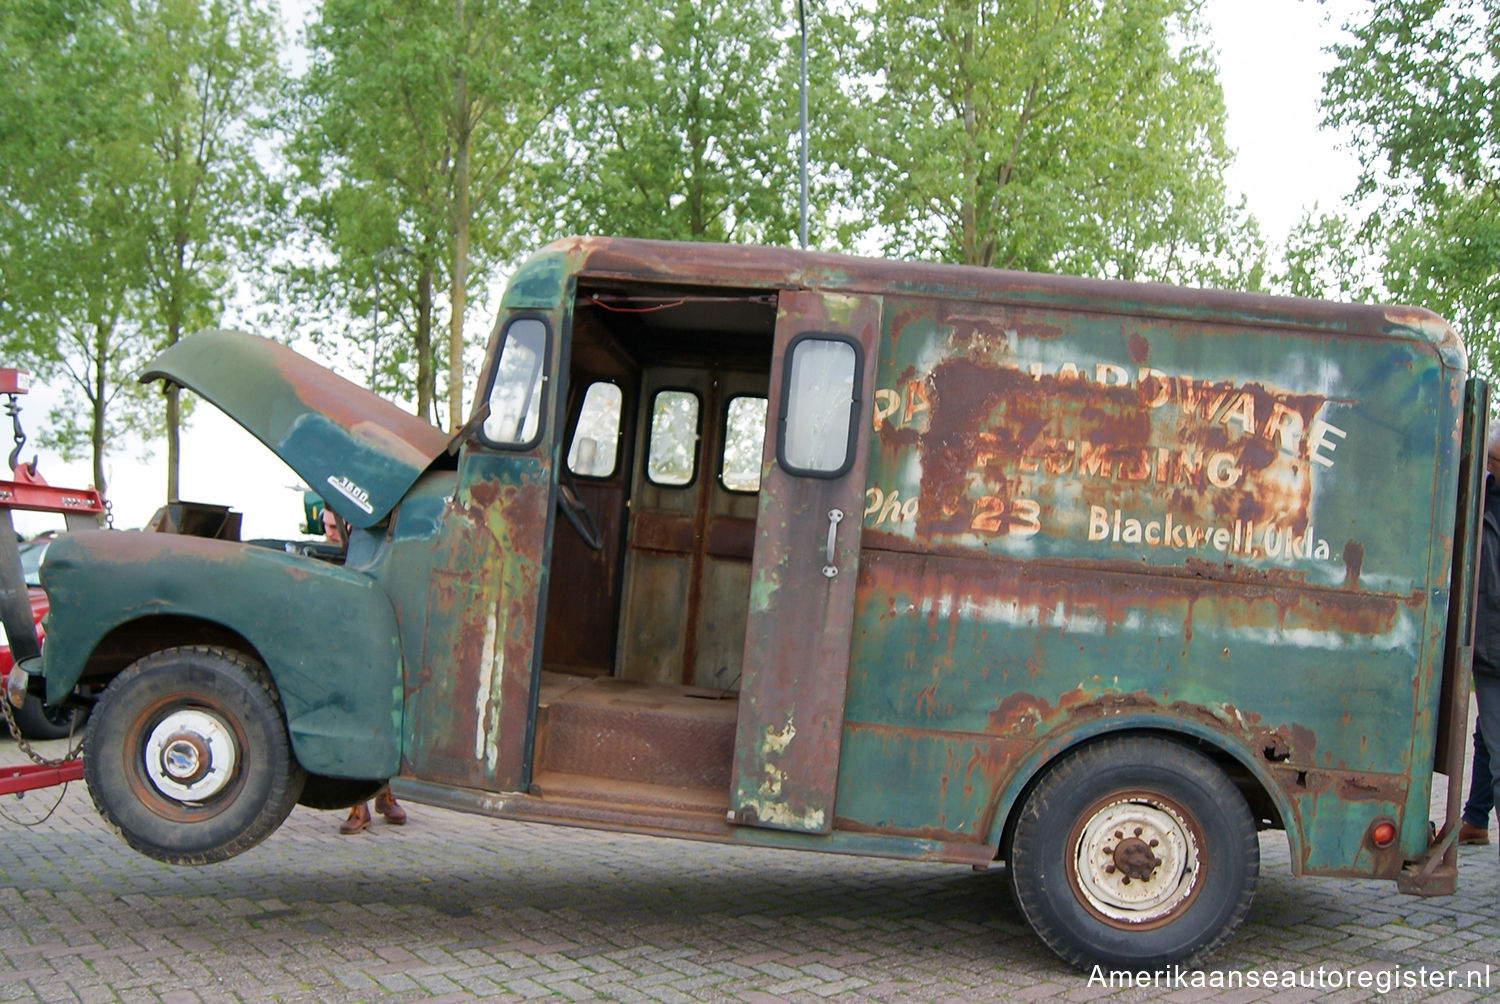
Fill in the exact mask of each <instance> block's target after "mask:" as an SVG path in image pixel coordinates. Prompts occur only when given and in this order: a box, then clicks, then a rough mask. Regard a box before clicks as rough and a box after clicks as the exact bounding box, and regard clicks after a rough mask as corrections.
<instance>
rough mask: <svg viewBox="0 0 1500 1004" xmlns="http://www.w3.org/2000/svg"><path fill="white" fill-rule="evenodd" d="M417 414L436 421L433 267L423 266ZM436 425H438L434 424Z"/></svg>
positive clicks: (419, 281)
mask: <svg viewBox="0 0 1500 1004" xmlns="http://www.w3.org/2000/svg"><path fill="white" fill-rule="evenodd" d="M415 341H416V351H417V414H418V415H420V416H421V417H422V420H423V421H426V422H433V421H434V419H436V417H437V415H436V408H435V407H434V405H433V398H434V397H436V396H437V374H436V373H435V372H434V367H433V365H432V266H431V265H423V266H422V274H421V275H419V276H418V277H417V334H416V339H415ZM434 424H436V423H435V422H434Z"/></svg>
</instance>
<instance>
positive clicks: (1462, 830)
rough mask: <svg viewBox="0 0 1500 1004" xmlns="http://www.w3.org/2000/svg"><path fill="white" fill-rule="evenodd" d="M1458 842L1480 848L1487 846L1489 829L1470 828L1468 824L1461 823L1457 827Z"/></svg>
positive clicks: (1480, 827)
mask: <svg viewBox="0 0 1500 1004" xmlns="http://www.w3.org/2000/svg"><path fill="white" fill-rule="evenodd" d="M1458 842H1459V843H1461V844H1477V845H1480V846H1483V845H1485V844H1488V843H1489V842H1490V829H1489V827H1488V826H1470V825H1469V824H1468V823H1463V824H1461V825H1460V826H1459V827H1458Z"/></svg>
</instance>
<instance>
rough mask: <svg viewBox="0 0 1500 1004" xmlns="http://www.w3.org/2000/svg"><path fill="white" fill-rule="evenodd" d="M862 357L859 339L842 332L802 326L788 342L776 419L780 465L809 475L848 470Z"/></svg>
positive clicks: (855, 436) (856, 426) (838, 475)
mask: <svg viewBox="0 0 1500 1004" xmlns="http://www.w3.org/2000/svg"><path fill="white" fill-rule="evenodd" d="M864 363H865V360H864V352H863V350H862V349H861V348H860V345H859V343H858V342H856V341H855V340H854V339H852V338H849V337H847V336H844V335H837V334H830V333H827V332H818V331H806V332H803V333H802V334H799V335H797V336H796V337H794V338H793V339H792V340H791V342H789V343H788V344H787V350H786V363H785V364H784V367H783V372H782V382H781V404H780V407H779V408H778V409H777V410H778V415H777V419H776V462H777V463H778V464H780V465H781V468H782V470H784V471H786V472H787V473H788V474H794V475H797V476H798V477H808V478H841V477H843V476H844V475H845V474H847V473H848V472H849V469H850V467H851V466H853V464H854V448H855V444H856V442H857V441H858V438H859V415H860V409H861V401H860V397H859V388H860V387H861V386H862V380H863V374H864ZM845 416H847V418H846V417H845Z"/></svg>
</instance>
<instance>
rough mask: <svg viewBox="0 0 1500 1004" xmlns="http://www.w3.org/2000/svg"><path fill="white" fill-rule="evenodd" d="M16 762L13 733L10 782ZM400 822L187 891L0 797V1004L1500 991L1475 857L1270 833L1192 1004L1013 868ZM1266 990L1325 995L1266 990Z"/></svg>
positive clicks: (286, 839)
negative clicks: (1331, 849)
mask: <svg viewBox="0 0 1500 1004" xmlns="http://www.w3.org/2000/svg"><path fill="white" fill-rule="evenodd" d="M43 746H44V748H45V749H47V750H49V751H51V752H52V753H53V755H57V753H60V751H61V750H60V746H61V744H56V743H48V744H43ZM19 762H23V760H22V758H21V756H20V754H19V753H18V751H17V749H16V747H15V745H14V743H12V742H11V741H9V740H8V739H5V738H4V736H3V733H0V764H6V763H19ZM59 794H61V799H60V801H59ZM54 803H55V805H56V808H55V811H53V812H52V813H51V815H50V817H48V812H49V810H52V809H53V806H54ZM409 808H410V810H411V822H410V823H409V824H408V825H407V826H405V827H402V828H395V827H391V826H388V825H385V824H384V823H383V822H377V823H376V824H375V826H374V827H373V829H372V830H371V831H369V832H368V833H365V834H361V835H358V836H354V837H340V836H338V835H337V833H336V832H335V830H336V827H337V823H338V821H339V818H340V815H339V814H335V813H318V812H312V811H309V810H306V809H300V808H299V809H297V810H296V811H295V812H294V813H293V814H292V817H291V819H289V820H288V822H287V824H286V825H285V826H284V827H283V828H282V829H281V830H280V831H278V832H277V833H276V834H274V835H273V836H272V837H271V838H270V839H268V840H267V841H266V842H265V843H263V844H262V845H261V846H260V847H258V848H256V849H254V850H252V851H250V852H249V853H247V854H244V855H242V856H240V857H238V858H236V859H234V860H232V861H229V862H227V863H224V864H220V865H214V866H209V867H204V868H172V867H168V866H165V865H161V864H157V863H155V862H153V861H150V860H148V859H146V858H144V857H141V856H139V855H137V854H135V853H133V852H131V851H129V850H128V849H127V848H126V847H125V845H124V844H123V843H122V842H121V841H120V840H119V839H118V838H116V837H115V836H114V835H113V834H111V833H109V832H108V831H107V830H106V829H105V827H104V825H103V823H102V822H101V821H100V820H99V818H98V817H97V816H96V815H95V813H94V810H93V806H92V804H91V803H90V801H89V797H88V794H87V792H86V790H85V789H84V786H83V785H82V784H81V783H78V784H73V785H70V786H69V787H68V788H67V790H66V792H61V791H60V789H50V790H43V791H39V792H33V793H31V794H29V795H27V796H26V797H24V798H22V799H17V798H16V797H14V796H6V797H4V798H0V814H3V815H0V835H3V841H0V874H3V878H0V918H3V924H0V1001H12V1000H41V1001H48V1002H51V1001H73V1000H82V1001H109V1000H125V1001H169V1002H171V1001H200V1000H201V1001H239V1000H248V1001H269V1000H276V1001H318V1002H322V1001H365V1000H376V999H394V1000H441V1001H449V1000H455V1001H456V1000H471V999H485V1000H532V999H540V998H550V999H554V1000H557V999H564V1000H594V999H609V1000H621V1001H646V1000H660V1001H690V1000H744V1001H773V1000H792V1001H822V1000H827V1001H915V1000H952V1001H959V1000H963V1001H969V1000H1039V999H1056V1000H1066V1001H1081V1000H1096V999H1102V998H1109V999H1122V1000H1156V999H1162V998H1165V999H1168V1000H1175V1001H1194V1000H1202V999H1228V1000H1235V1001H1250V1000H1287V1001H1303V1000H1310V999H1314V998H1324V997H1326V998H1327V999H1330V1000H1335V1001H1346V1000H1373V999H1397V1000H1412V999H1429V998H1430V999H1436V1000H1445V1001H1462V1000H1470V999H1474V998H1476V997H1479V996H1487V995H1492V994H1495V993H1497V992H1500V905H1497V904H1500V864H1497V852H1496V848H1495V847H1494V846H1490V847H1467V848H1463V850H1462V858H1461V865H1460V867H1461V875H1460V889H1459V892H1458V894H1457V895H1455V896H1451V897H1447V898H1439V899H1419V898H1415V897H1408V896H1402V895H1400V894H1398V893H1397V892H1396V890H1395V888H1394V885H1393V884H1392V883H1385V882H1356V881H1340V880H1331V879H1303V880H1296V879H1293V878H1292V877H1291V875H1290V873H1289V869H1288V855H1287V849H1286V842H1285V839H1284V838H1283V837H1282V836H1281V835H1280V834H1266V835H1264V836H1263V837H1262V842H1261V853H1262V856H1263V863H1262V878H1261V883H1260V890H1259V893H1258V894H1257V896H1256V899H1255V905H1254V907H1253V909H1252V911H1251V914H1250V918H1249V921H1248V922H1247V923H1246V924H1245V926H1244V927H1243V928H1242V929H1241V930H1240V932H1239V934H1238V935H1237V936H1236V937H1235V938H1234V939H1233V941H1231V942H1230V944H1229V945H1228V946H1227V948H1225V949H1224V950H1222V951H1221V952H1220V954H1219V955H1218V956H1217V957H1216V958H1215V959H1213V960H1212V962H1211V967H1212V968H1211V969H1209V970H1206V971H1204V972H1203V973H1202V974H1201V976H1200V977H1199V978H1200V979H1203V980H1205V981H1212V980H1214V979H1221V980H1227V979H1229V978H1230V977H1231V976H1232V975H1233V974H1234V973H1239V974H1241V976H1242V977H1244V976H1246V975H1250V974H1255V975H1256V976H1257V977H1258V978H1259V979H1260V980H1261V983H1262V985H1261V986H1260V987H1258V988H1254V989H1251V988H1243V989H1236V990H1232V991H1228V992H1226V991H1223V990H1218V989H1213V988H1211V987H1209V988H1197V987H1193V986H1192V985H1191V983H1192V980H1193V974H1176V975H1177V976H1180V977H1181V980H1180V982H1167V983H1165V984H1159V985H1157V986H1154V987H1153V986H1136V987H1127V988H1122V987H1121V986H1120V985H1119V984H1116V985H1114V986H1110V985H1107V984H1104V983H1103V982H1102V980H1096V981H1094V982H1092V983H1091V982H1090V979H1089V977H1088V975H1087V974H1079V973H1076V972H1074V971H1072V970H1070V969H1068V968H1066V967H1065V966H1063V965H1062V964H1061V963H1059V962H1058V961H1057V960H1056V959H1055V958H1054V957H1053V956H1052V955H1051V954H1050V953H1048V951H1047V950H1046V949H1045V948H1043V947H1042V946H1041V944H1040V943H1039V942H1038V941H1037V940H1036V939H1035V938H1034V937H1033V936H1032V935H1031V934H1030V932H1029V931H1028V929H1027V927H1026V925H1025V923H1024V922H1023V921H1022V919H1021V917H1020V914H1019V913H1018V912H1017V910H1016V907H1015V906H1014V904H1013V903H1012V902H1011V900H1010V896H1009V894H1008V893H1007V891H1006V888H1005V879H1004V875H1003V873H1002V872H1001V871H1000V870H998V869H996V870H991V871H988V872H983V873H976V872H973V871H970V870H968V869H963V868H957V867H954V866H947V865H926V864H912V863H909V862H894V861H875V860H866V859H859V858H844V857H835V856H829V855H817V854H804V853H796V852H772V851H764V850H755V849H736V848H731V847H721V846H718V845H714V844H699V843H693V842H688V841H677V840H659V839H653V838H648V837H634V836H626V835H620V834H610V833H599V832H592V831H586V830H571V829H565V828H560V827H546V826H533V825H526V824H520V823H504V822H496V821H493V820H488V819H484V818H480V817H476V816H468V815H463V814H459V813H454V812H448V811H444V810H440V809H434V808H429V807H424V806H418V805H413V806H409ZM44 817H46V818H44ZM28 823H34V824H35V825H25V824H28ZM1487 965H1488V967H1489V969H1488V972H1487V973H1486V966H1487ZM1351 970H1358V971H1359V972H1363V973H1365V974H1367V975H1366V976H1365V977H1363V979H1365V980H1366V982H1367V984H1368V985H1367V986H1365V987H1361V986H1359V985H1358V981H1359V980H1360V979H1361V977H1360V976H1359V973H1358V972H1356V973H1353V974H1352V975H1351V974H1350V971H1351ZM1320 971H1321V973H1320ZM1469 972H1474V973H1476V974H1477V975H1476V977H1475V978H1474V985H1472V986H1466V980H1467V979H1468V976H1467V974H1468V973H1469ZM1268 973H1271V974H1277V978H1278V979H1287V978H1290V979H1292V980H1294V981H1297V980H1300V981H1302V982H1304V983H1309V982H1310V983H1314V984H1315V985H1314V986H1312V987H1302V988H1298V989H1286V988H1284V987H1283V988H1278V989H1275V990H1268V989H1266V988H1265V987H1264V982H1265V974H1268ZM1450 977H1451V978H1452V979H1453V980H1454V985H1453V986H1452V987H1451V988H1450V987H1449V986H1448V983H1447V980H1448V979H1449V978H1450ZM1393 978H1394V979H1396V980H1397V981H1400V982H1398V984H1397V986H1398V988H1397V989H1396V990H1394V991H1393V992H1391V993H1387V994H1384V995H1382V994H1381V993H1380V989H1381V984H1380V981H1381V980H1382V979H1384V980H1390V979H1393ZM1319 981H1321V983H1322V987H1321V988H1320V987H1319V986H1317V985H1316V984H1317V983H1318V982H1319ZM1435 981H1441V982H1442V985H1441V986H1434V985H1433V984H1434V982H1435ZM1400 983H1405V984H1406V985H1405V986H1401V985H1400ZM1424 983H1425V985H1423V984H1424ZM1387 986H1389V984H1387ZM1339 987H1342V989H1338V988H1339ZM1330 988H1334V989H1333V990H1332V992H1330Z"/></svg>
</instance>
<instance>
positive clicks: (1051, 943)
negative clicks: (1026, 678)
mask: <svg viewBox="0 0 1500 1004" xmlns="http://www.w3.org/2000/svg"><path fill="white" fill-rule="evenodd" d="M1151 841H1156V843H1151ZM1007 871H1008V874H1009V877H1010V884H1011V889H1012V891H1013V892H1014V894H1015V898H1016V902H1017V904H1018V905H1019V906H1020V908H1021V913H1022V914H1023V915H1024V916H1025V917H1026V920H1027V923H1029V924H1030V925H1031V928H1032V930H1034V931H1035V932H1036V934H1037V936H1038V937H1039V938H1041V939H1042V941H1044V942H1046V944H1047V947H1049V948H1051V949H1052V950H1053V951H1054V952H1056V953H1057V954H1058V955H1059V956H1060V957H1061V958H1062V959H1063V960H1064V961H1065V962H1067V963H1069V964H1070V965H1073V966H1076V967H1077V968H1079V969H1082V970H1085V971H1088V970H1090V969H1091V968H1092V967H1093V966H1094V965H1100V966H1103V967H1104V968H1106V969H1111V968H1112V969H1119V970H1132V971H1137V972H1139V971H1141V970H1160V969H1164V968H1167V967H1169V966H1173V965H1182V966H1187V967H1191V966H1195V965H1197V964H1198V963H1199V962H1200V961H1201V960H1203V959H1204V958H1205V957H1207V956H1208V955H1209V954H1210V953H1212V952H1213V951H1214V950H1215V949H1216V948H1218V946H1219V945H1221V944H1223V942H1224V941H1225V940H1226V939H1227V938H1228V937H1229V936H1230V935H1231V934H1233V933H1234V931H1235V929H1236V928H1237V927H1239V925H1240V923H1241V922H1242V921H1243V920H1244V919H1245V914H1246V913H1248V912H1249V910H1250V901H1251V899H1252V898H1254V896H1255V884H1256V880H1257V878H1258V877H1259V873H1260V844H1259V843H1258V841H1257V840H1256V832H1255V821H1254V819H1253V818H1252V817H1251V815H1250V810H1249V808H1248V807H1247V806H1246V804H1245V799H1244V797H1243V796H1241V794H1240V792H1239V790H1238V789H1237V788H1236V787H1235V786H1234V783H1233V782H1232V781H1230V779H1229V777H1228V776H1227V775H1226V774H1225V773H1224V772H1223V771H1222V770H1220V769H1219V767H1218V766H1217V765H1216V764H1214V762H1213V761H1212V760H1209V759H1208V758H1207V757H1205V756H1203V755H1201V754H1199V753H1196V752H1194V751H1193V750H1191V749H1188V748H1187V747H1186V746H1183V745H1182V744H1180V743H1176V742H1173V741H1171V740H1168V739H1163V738H1160V737H1156V736H1124V737H1119V738H1112V739H1103V740H1100V741H1099V742H1096V743H1092V744H1090V745H1088V746H1084V747H1082V748H1080V749H1078V750H1076V751H1074V752H1073V753H1071V754H1069V755H1068V756H1067V757H1065V758H1064V759H1063V760H1061V761H1059V762H1058V763H1057V764H1056V765H1054V766H1053V767H1051V768H1050V769H1049V770H1048V771H1047V772H1046V774H1044V775H1043V776H1042V778H1041V779H1040V780H1039V781H1038V782H1037V785H1036V787H1035V788H1034V789H1032V791H1031V794H1030V795H1029V796H1028V797H1027V799H1026V803H1025V805H1024V806H1023V807H1022V808H1021V811H1020V813H1019V815H1018V816H1017V818H1016V821H1015V827H1014V832H1013V835H1012V837H1011V844H1010V860H1009V862H1008V865H1007ZM1132 880H1133V881H1132Z"/></svg>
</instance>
